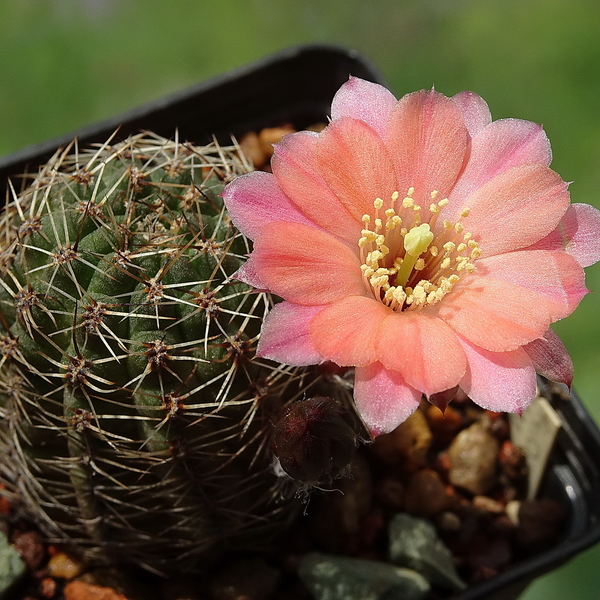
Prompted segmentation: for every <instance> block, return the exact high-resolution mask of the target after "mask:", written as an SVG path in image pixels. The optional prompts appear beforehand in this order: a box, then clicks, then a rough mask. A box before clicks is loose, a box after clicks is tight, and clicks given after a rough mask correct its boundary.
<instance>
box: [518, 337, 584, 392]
mask: <svg viewBox="0 0 600 600" xmlns="http://www.w3.org/2000/svg"><path fill="white" fill-rule="evenodd" d="M523 350H525V352H527V354H528V355H529V358H530V359H531V362H532V363H533V366H534V368H535V370H536V371H537V372H538V373H539V374H540V375H543V376H544V377H546V378H547V379H550V380H551V381H558V382H559V383H564V384H565V385H566V386H567V387H569V388H570V387H571V384H572V383H573V361H572V360H571V357H570V356H569V353H568V352H567V349H566V348H565V346H564V344H563V343H562V342H561V341H560V338H559V337H558V336H557V335H556V333H554V331H552V329H548V331H546V333H545V334H544V335H543V336H542V337H541V338H538V339H537V340H533V342H530V343H529V344H527V345H526V346H523Z"/></svg>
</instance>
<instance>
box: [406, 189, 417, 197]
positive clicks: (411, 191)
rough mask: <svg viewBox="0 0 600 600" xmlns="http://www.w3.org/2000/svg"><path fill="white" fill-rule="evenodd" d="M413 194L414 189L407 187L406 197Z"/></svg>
mask: <svg viewBox="0 0 600 600" xmlns="http://www.w3.org/2000/svg"><path fill="white" fill-rule="evenodd" d="M414 193H415V188H414V187H409V188H408V192H406V195H407V196H412V195H413V194H414Z"/></svg>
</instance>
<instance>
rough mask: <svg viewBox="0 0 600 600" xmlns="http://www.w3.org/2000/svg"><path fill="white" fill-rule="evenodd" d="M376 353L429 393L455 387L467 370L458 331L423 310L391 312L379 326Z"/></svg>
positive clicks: (407, 380)
mask: <svg viewBox="0 0 600 600" xmlns="http://www.w3.org/2000/svg"><path fill="white" fill-rule="evenodd" d="M377 355H378V358H379V360H380V361H381V363H382V364H383V365H384V366H385V367H386V368H388V369H393V370H395V371H399V372H400V373H402V376H403V377H404V379H405V381H406V382H407V383H408V384H409V385H410V386H411V387H414V388H415V389H417V390H420V391H421V392H423V393H424V394H425V395H426V396H431V395H432V394H435V393H436V392H442V391H444V390H447V389H449V388H451V387H454V386H455V385H457V384H458V382H459V381H460V380H461V378H462V376H463V375H464V373H465V366H466V363H465V353H464V352H463V349H462V347H461V345H460V343H459V341H458V338H457V337H456V334H455V333H454V332H453V331H452V329H451V328H450V327H449V326H448V325H446V323H444V322H443V321H442V320H441V319H438V318H437V317H434V316H431V315H427V314H424V313H418V312H411V311H405V312H404V313H393V314H391V315H389V316H388V317H387V318H386V319H385V320H384V321H383V323H382V324H381V326H380V328H379V335H378V339H377Z"/></svg>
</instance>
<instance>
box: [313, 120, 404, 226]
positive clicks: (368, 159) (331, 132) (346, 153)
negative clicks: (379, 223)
mask: <svg viewBox="0 0 600 600" xmlns="http://www.w3.org/2000/svg"><path fill="white" fill-rule="evenodd" d="M317 161H318V163H319V169H320V172H321V175H322V177H323V179H324V180H325V182H326V183H327V185H328V186H329V187H330V188H331V190H332V191H333V193H334V194H335V195H336V196H337V197H338V198H339V199H340V201H341V202H342V204H343V205H344V206H345V207H346V208H347V209H348V211H349V212H350V214H351V215H352V216H353V217H354V218H355V219H357V220H358V221H359V222H360V221H361V219H362V216H363V215H364V214H366V213H368V214H371V213H372V212H373V202H374V201H375V199H376V198H382V199H384V200H385V199H387V198H389V197H390V196H391V195H392V194H393V193H394V192H395V191H396V190H397V185H396V175H395V172H394V165H393V163H392V160H391V158H390V157H389V155H388V151H387V149H386V147H385V145H384V143H383V140H382V139H381V138H380V137H379V135H377V133H376V132H375V130H374V129H372V128H371V127H369V126H368V125H367V124H366V123H365V122H364V121H359V120H357V119H350V118H348V117H343V118H341V119H338V120H336V121H333V122H332V123H330V124H329V125H328V126H327V127H326V128H325V129H324V130H323V131H322V132H321V135H320V136H319V140H318V143H317Z"/></svg>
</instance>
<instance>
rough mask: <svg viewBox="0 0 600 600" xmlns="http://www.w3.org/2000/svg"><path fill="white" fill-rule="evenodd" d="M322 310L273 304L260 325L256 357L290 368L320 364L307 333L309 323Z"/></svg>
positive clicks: (288, 303) (286, 304) (316, 307)
mask: <svg viewBox="0 0 600 600" xmlns="http://www.w3.org/2000/svg"><path fill="white" fill-rule="evenodd" d="M322 309H323V307H322V306H301V305H299V304H292V303H291V302H281V303H280V304H276V305H275V306H274V307H273V309H272V310H271V312H269V314H268V315H267V316H266V318H265V320H264V322H263V326H262V329H261V333H260V340H259V343H258V348H257V350H256V355H257V356H260V357H262V358H268V359H270V360H274V361H277V362H280V363H284V364H286V365H294V366H305V365H314V364H318V363H320V362H323V357H322V356H321V355H320V354H319V353H318V352H317V350H316V349H315V347H314V345H313V343H312V342H311V338H310V335H309V332H308V325H309V323H310V321H311V319H312V318H313V317H314V316H315V315H316V314H317V313H318V312H319V311H320V310H322Z"/></svg>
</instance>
